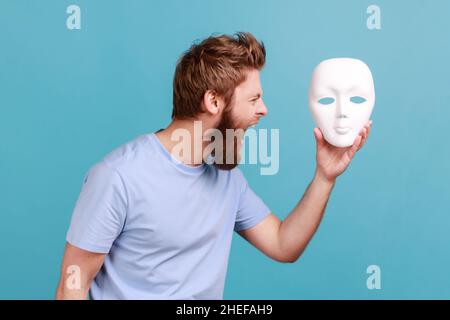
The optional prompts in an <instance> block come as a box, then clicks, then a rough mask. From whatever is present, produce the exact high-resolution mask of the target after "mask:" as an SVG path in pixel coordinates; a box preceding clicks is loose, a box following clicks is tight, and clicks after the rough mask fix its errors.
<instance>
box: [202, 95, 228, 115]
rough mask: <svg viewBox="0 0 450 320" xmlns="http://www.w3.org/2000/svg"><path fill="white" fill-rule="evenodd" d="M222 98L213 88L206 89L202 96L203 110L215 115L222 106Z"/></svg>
mask: <svg viewBox="0 0 450 320" xmlns="http://www.w3.org/2000/svg"><path fill="white" fill-rule="evenodd" d="M223 104H224V103H223V99H222V98H221V97H219V96H218V95H217V93H216V92H215V91H214V90H207V91H206V92H205V95H204V96H203V105H204V108H205V111H206V112H207V113H209V114H211V115H217V114H219V113H220V111H221V109H222V108H223Z"/></svg>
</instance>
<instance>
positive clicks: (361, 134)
mask: <svg viewBox="0 0 450 320" xmlns="http://www.w3.org/2000/svg"><path fill="white" fill-rule="evenodd" d="M359 135H360V137H361V143H360V144H359V146H358V149H357V150H356V151H359V149H361V148H362V147H363V145H364V143H365V142H366V140H367V129H366V128H363V129H362V130H361V133H360V134H359Z"/></svg>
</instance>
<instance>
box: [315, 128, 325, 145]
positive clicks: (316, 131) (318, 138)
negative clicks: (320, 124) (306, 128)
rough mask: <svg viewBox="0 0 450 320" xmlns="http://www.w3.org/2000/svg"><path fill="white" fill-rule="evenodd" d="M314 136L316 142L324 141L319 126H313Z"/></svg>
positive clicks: (321, 142)
mask: <svg viewBox="0 0 450 320" xmlns="http://www.w3.org/2000/svg"><path fill="white" fill-rule="evenodd" d="M314 137H315V138H316V141H317V144H323V143H324V139H323V134H322V131H320V129H319V128H314Z"/></svg>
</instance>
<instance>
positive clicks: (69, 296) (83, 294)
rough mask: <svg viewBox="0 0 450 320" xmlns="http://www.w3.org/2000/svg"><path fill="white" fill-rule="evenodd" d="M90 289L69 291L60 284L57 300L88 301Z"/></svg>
mask: <svg viewBox="0 0 450 320" xmlns="http://www.w3.org/2000/svg"><path fill="white" fill-rule="evenodd" d="M88 291H89V289H87V288H86V287H82V288H80V289H69V288H67V287H66V286H65V285H64V284H60V285H59V286H58V289H57V290H56V300H86V299H87V295H88Z"/></svg>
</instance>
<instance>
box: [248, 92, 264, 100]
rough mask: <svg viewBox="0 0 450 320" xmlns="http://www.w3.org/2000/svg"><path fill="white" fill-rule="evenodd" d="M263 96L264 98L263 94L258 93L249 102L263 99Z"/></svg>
mask: <svg viewBox="0 0 450 320" xmlns="http://www.w3.org/2000/svg"><path fill="white" fill-rule="evenodd" d="M261 96H262V94H261V93H257V94H254V95H252V96H251V97H250V99H249V100H256V99H259V98H261Z"/></svg>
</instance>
